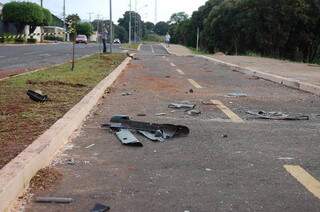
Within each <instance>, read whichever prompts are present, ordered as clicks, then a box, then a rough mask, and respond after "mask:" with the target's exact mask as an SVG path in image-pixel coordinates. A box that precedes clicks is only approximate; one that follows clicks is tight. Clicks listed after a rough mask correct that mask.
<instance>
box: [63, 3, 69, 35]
mask: <svg viewBox="0 0 320 212" xmlns="http://www.w3.org/2000/svg"><path fill="white" fill-rule="evenodd" d="M62 10H63V12H62V16H63V29H64V32H67V26H66V0H63V8H62ZM64 40H67V41H69V34H68V33H67V34H65V36H64Z"/></svg>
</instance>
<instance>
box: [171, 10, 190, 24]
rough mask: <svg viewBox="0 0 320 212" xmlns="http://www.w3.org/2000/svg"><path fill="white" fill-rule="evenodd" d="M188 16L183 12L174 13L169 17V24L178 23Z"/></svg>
mask: <svg viewBox="0 0 320 212" xmlns="http://www.w3.org/2000/svg"><path fill="white" fill-rule="evenodd" d="M188 18H189V16H188V14H187V13H185V12H178V13H174V14H172V15H171V17H170V23H171V24H179V23H181V22H183V21H186V20H187V19H188Z"/></svg>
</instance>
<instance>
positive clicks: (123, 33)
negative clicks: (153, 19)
mask: <svg viewBox="0 0 320 212" xmlns="http://www.w3.org/2000/svg"><path fill="white" fill-rule="evenodd" d="M114 36H115V38H119V39H120V41H121V42H122V43H127V42H128V32H127V30H126V29H125V28H123V27H122V26H115V27H114Z"/></svg>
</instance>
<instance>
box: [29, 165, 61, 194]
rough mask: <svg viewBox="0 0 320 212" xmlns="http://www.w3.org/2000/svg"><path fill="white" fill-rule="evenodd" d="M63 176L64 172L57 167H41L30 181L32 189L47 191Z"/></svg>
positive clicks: (34, 190) (33, 190)
mask: <svg viewBox="0 0 320 212" xmlns="http://www.w3.org/2000/svg"><path fill="white" fill-rule="evenodd" d="M61 178H62V174H61V173H60V172H59V171H58V170H57V169H55V168H52V167H46V168H43V169H40V170H39V171H38V172H37V174H36V175H35V176H34V177H33V178H32V179H31V181H30V188H31V191H32V192H37V191H45V190H47V189H49V188H51V187H53V186H54V185H56V184H57V183H58V182H59V181H60V180H61Z"/></svg>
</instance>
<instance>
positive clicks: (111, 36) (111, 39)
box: [109, 0, 113, 53]
mask: <svg viewBox="0 0 320 212" xmlns="http://www.w3.org/2000/svg"><path fill="white" fill-rule="evenodd" d="M109 1H110V53H112V43H113V29H112V28H113V27H112V0H109Z"/></svg>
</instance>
